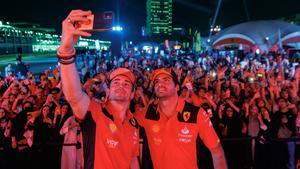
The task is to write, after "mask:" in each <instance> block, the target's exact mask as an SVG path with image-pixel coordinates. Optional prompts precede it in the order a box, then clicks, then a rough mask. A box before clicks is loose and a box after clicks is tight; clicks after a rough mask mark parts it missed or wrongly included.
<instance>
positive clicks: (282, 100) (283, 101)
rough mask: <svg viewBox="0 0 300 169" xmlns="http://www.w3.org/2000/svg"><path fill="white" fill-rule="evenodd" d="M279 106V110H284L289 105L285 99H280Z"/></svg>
mask: <svg viewBox="0 0 300 169" xmlns="http://www.w3.org/2000/svg"><path fill="white" fill-rule="evenodd" d="M278 105H279V108H281V109H284V108H286V106H287V103H286V101H285V100H284V99H280V100H279V101H278Z"/></svg>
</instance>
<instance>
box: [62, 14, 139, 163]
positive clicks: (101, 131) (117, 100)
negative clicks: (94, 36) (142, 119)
mask: <svg viewBox="0 0 300 169" xmlns="http://www.w3.org/2000/svg"><path fill="white" fill-rule="evenodd" d="M90 15H92V13H91V11H82V10H72V11H71V12H70V14H69V15H68V17H67V18H66V19H65V20H64V21H63V22H62V38H61V42H60V46H59V48H58V49H57V55H58V60H59V62H60V64H61V79H62V86H63V87H62V88H63V92H64V94H65V96H66V99H67V101H68V102H69V103H70V105H71V107H72V109H73V112H74V115H75V116H76V118H77V119H78V120H79V121H81V128H82V134H83V148H84V150H83V151H84V160H85V161H84V169H128V168H131V169H138V168H139V163H138V159H137V156H138V152H139V128H138V123H137V122H136V120H135V118H134V117H133V116H132V114H131V112H130V110H129V104H130V101H131V99H132V98H133V97H134V84H135V76H134V74H133V73H132V72H131V71H130V70H128V69H125V68H118V69H115V70H114V71H112V72H111V74H110V76H109V81H110V87H109V88H110V90H109V100H108V101H107V102H106V104H105V105H104V106H102V105H100V103H98V102H96V101H95V100H93V99H90V98H89V97H88V96H87V94H86V93H84V92H83V91H82V89H81V84H80V79H79V75H78V72H77V69H76V66H75V63H74V62H75V53H76V51H75V49H74V46H75V44H76V43H77V42H78V39H79V37H80V36H83V37H89V36H91V34H90V33H88V32H86V31H82V30H79V29H78V28H76V27H75V26H74V25H75V23H78V22H87V21H88V19H87V16H90Z"/></svg>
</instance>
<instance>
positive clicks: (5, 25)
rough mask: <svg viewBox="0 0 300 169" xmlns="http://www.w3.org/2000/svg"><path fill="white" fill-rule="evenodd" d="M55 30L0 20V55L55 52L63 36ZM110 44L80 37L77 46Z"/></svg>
mask: <svg viewBox="0 0 300 169" xmlns="http://www.w3.org/2000/svg"><path fill="white" fill-rule="evenodd" d="M55 32H56V31H55V29H52V28H43V27H40V25H38V24H32V23H26V22H19V23H9V22H4V21H0V55H3V54H15V53H20V52H22V53H51V52H55V51H56V49H57V47H58V46H59V42H60V38H61V36H59V35H57V34H56V33H55ZM110 46H111V42H110V41H101V40H99V39H88V38H80V39H79V42H78V43H77V45H76V48H77V49H88V50H107V49H108V48H109V47H110Z"/></svg>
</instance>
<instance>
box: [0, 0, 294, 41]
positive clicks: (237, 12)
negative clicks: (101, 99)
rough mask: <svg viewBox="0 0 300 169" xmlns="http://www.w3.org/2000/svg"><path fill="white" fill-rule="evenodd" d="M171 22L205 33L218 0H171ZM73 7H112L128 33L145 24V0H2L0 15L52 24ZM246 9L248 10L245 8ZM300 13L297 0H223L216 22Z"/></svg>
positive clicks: (135, 33)
mask: <svg viewBox="0 0 300 169" xmlns="http://www.w3.org/2000/svg"><path fill="white" fill-rule="evenodd" d="M173 4H174V8H173V26H181V27H185V28H189V27H191V28H193V29H198V30H199V31H201V33H202V34H203V35H206V34H208V31H209V22H210V19H212V18H213V15H214V12H215V10H216V6H217V0H173ZM72 9H91V10H92V11H95V12H97V11H99V12H100V11H107V10H112V11H114V12H115V13H116V16H118V12H117V11H119V16H120V18H119V20H120V23H121V25H123V27H124V30H126V34H127V36H132V37H135V38H138V37H139V36H140V35H141V27H142V26H145V25H146V0H44V1H40V0H26V1H22V0H7V1H5V2H4V1H2V3H1V7H0V19H1V20H4V21H10V22H32V23H38V24H40V25H41V26H42V27H50V28H55V29H56V30H57V33H58V34H59V33H60V31H61V21H62V20H63V19H64V18H65V17H66V16H67V14H68V13H69V12H70V11H71V10H72ZM246 11H248V14H247V12H246ZM297 13H300V0H223V1H222V4H221V8H220V13H219V15H218V17H217V21H216V24H217V25H221V26H222V27H223V28H226V27H228V26H230V25H234V24H238V23H241V22H246V21H249V20H261V19H279V18H281V17H287V18H288V17H292V16H294V15H295V14H297Z"/></svg>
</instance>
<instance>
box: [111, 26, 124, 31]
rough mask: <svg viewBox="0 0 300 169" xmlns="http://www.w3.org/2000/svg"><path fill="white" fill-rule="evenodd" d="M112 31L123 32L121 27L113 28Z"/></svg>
mask: <svg viewBox="0 0 300 169" xmlns="http://www.w3.org/2000/svg"><path fill="white" fill-rule="evenodd" d="M112 30H113V31H117V32H121V31H122V30H123V28H122V27H121V26H114V27H112Z"/></svg>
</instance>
